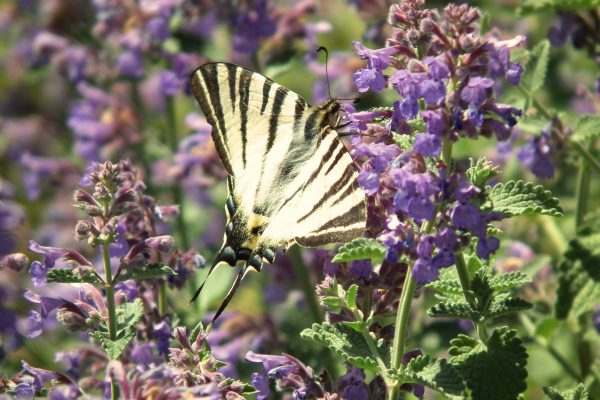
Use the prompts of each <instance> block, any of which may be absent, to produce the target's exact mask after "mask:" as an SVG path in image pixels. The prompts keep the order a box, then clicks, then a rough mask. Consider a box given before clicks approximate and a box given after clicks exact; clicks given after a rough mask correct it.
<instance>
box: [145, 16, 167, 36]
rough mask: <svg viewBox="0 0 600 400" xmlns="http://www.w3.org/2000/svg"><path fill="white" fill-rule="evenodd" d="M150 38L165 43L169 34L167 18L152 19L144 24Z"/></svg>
mask: <svg viewBox="0 0 600 400" xmlns="http://www.w3.org/2000/svg"><path fill="white" fill-rule="evenodd" d="M146 29H147V30H148V33H149V34H150V37H151V38H153V39H155V40H158V41H160V42H163V41H165V40H166V39H167V38H168V37H169V36H170V34H171V31H170V29H169V20H168V19H167V18H163V17H162V16H160V17H154V18H152V19H150V21H148V23H147V24H146Z"/></svg>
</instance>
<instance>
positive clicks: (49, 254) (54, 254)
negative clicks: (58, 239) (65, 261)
mask: <svg viewBox="0 0 600 400" xmlns="http://www.w3.org/2000/svg"><path fill="white" fill-rule="evenodd" d="M29 250H31V251H32V252H34V253H37V254H42V255H43V256H44V266H45V267H46V268H54V264H55V263H56V261H57V260H58V259H60V258H63V257H64V256H65V255H66V254H67V249H64V248H61V247H47V246H41V245H40V244H38V243H37V242H35V241H33V240H30V241H29Z"/></svg>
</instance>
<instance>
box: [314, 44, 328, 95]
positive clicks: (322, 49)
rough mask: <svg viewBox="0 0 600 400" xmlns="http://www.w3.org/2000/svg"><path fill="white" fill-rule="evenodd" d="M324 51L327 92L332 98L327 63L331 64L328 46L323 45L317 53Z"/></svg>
mask: <svg viewBox="0 0 600 400" xmlns="http://www.w3.org/2000/svg"><path fill="white" fill-rule="evenodd" d="M321 51H322V52H324V53H325V80H326V81H327V94H328V95H329V98H330V99H331V87H330V85H329V71H328V70H327V64H329V52H328V51H327V48H325V47H323V46H321V47H319V48H318V49H317V53H319V52H321Z"/></svg>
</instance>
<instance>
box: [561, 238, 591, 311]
mask: <svg viewBox="0 0 600 400" xmlns="http://www.w3.org/2000/svg"><path fill="white" fill-rule="evenodd" d="M597 229H598V227H595V228H594V229H591V228H587V229H584V230H581V231H580V232H579V235H578V236H577V237H576V238H575V239H573V240H571V241H570V242H569V248H568V249H567V251H566V252H565V255H564V259H563V260H562V261H561V262H560V263H559V264H558V267H557V277H558V289H557V291H556V305H555V313H556V317H557V318H559V319H564V318H567V317H569V318H570V319H576V318H577V317H578V316H579V315H581V314H583V313H585V312H588V311H590V310H592V309H594V308H595V306H596V305H597V304H598V296H599V295H600V269H599V268H598V265H600V232H597V231H596V230H597Z"/></svg>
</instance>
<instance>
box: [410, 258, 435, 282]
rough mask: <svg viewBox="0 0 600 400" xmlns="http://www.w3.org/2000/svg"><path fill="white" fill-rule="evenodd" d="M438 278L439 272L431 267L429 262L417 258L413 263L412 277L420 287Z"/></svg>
mask: <svg viewBox="0 0 600 400" xmlns="http://www.w3.org/2000/svg"><path fill="white" fill-rule="evenodd" d="M439 276H440V272H439V271H438V269H437V268H435V267H434V266H433V265H431V263H430V262H428V261H425V260H423V259H421V258H419V259H418V260H417V261H416V262H415V266H414V269H413V277H414V278H415V281H416V282H417V283H418V284H420V285H425V284H427V283H429V282H433V281H435V280H436V279H437V278H438V277H439Z"/></svg>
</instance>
